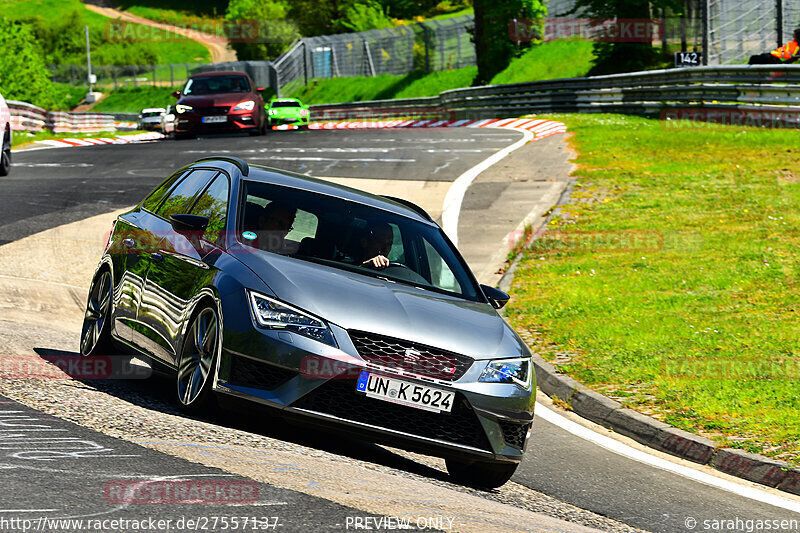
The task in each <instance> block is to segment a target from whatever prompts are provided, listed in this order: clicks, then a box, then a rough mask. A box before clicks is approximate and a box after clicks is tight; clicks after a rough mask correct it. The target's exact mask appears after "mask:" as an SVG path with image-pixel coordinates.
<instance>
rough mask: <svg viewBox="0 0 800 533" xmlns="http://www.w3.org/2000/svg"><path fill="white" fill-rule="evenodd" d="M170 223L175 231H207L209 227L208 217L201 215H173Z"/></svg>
mask: <svg viewBox="0 0 800 533" xmlns="http://www.w3.org/2000/svg"><path fill="white" fill-rule="evenodd" d="M169 222H170V224H172V228H173V229H174V230H175V231H180V232H187V231H205V229H206V228H207V227H208V217H203V216H200V215H171V216H170V217H169Z"/></svg>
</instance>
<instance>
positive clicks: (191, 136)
mask: <svg viewBox="0 0 800 533" xmlns="http://www.w3.org/2000/svg"><path fill="white" fill-rule="evenodd" d="M174 137H175V140H176V141H183V140H186V139H194V138H195V137H196V135H195V134H193V133H178V132H175V133H174Z"/></svg>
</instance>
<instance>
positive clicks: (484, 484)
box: [445, 459, 519, 489]
mask: <svg viewBox="0 0 800 533" xmlns="http://www.w3.org/2000/svg"><path fill="white" fill-rule="evenodd" d="M445 464H446V465H447V472H448V473H449V474H450V477H451V478H453V481H455V482H456V483H458V484H461V485H468V486H470V487H477V488H481V489H496V488H498V487H502V486H503V485H505V483H506V482H507V481H508V480H509V479H511V476H513V475H514V472H516V470H517V466H519V463H498V462H493V461H464V460H461V459H445Z"/></svg>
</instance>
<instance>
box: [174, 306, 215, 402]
mask: <svg viewBox="0 0 800 533" xmlns="http://www.w3.org/2000/svg"><path fill="white" fill-rule="evenodd" d="M219 337H220V335H219V318H218V316H217V311H216V309H215V308H214V307H212V306H211V305H208V304H207V305H204V306H203V307H202V308H201V309H200V311H198V312H197V313H196V314H195V315H194V319H193V320H192V322H191V324H190V326H189V329H188V331H187V333H186V339H185V340H184V341H183V350H182V351H181V355H180V358H179V359H178V376H177V392H178V403H179V405H180V407H181V408H182V409H183V410H184V411H187V412H198V411H200V410H202V409H205V408H208V407H212V406H213V400H214V394H213V391H212V390H211V389H212V387H213V382H214V368H215V366H216V358H217V351H218V348H219Z"/></svg>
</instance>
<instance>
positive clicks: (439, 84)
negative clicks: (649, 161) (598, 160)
mask: <svg viewBox="0 0 800 533" xmlns="http://www.w3.org/2000/svg"><path fill="white" fill-rule="evenodd" d="M566 58H570V59H569V61H567V60H566ZM593 61H594V54H593V53H592V43H591V42H589V41H584V40H573V39H570V40H559V41H552V42H549V43H545V44H543V45H541V46H538V47H536V48H534V49H532V50H530V51H528V52H527V53H526V54H524V55H523V56H521V57H519V58H517V59H515V60H514V61H513V62H512V63H511V65H509V66H508V68H507V69H505V70H504V71H503V72H501V73H500V74H498V75H497V76H495V77H494V79H493V80H492V83H493V84H504V83H519V82H525V81H537V80H549V79H554V78H570V77H575V76H585V75H586V73H587V72H588V71H589V69H590V68H591V67H592V62H593ZM477 73H478V70H477V68H476V67H467V68H462V69H453V70H443V71H440V72H432V73H430V74H424V73H421V72H413V73H411V74H408V75H406V76H391V75H389V74H383V75H380V76H375V77H364V76H362V77H355V78H331V79H317V80H312V81H311V82H310V83H309V85H307V86H302V85H298V84H294V85H289V86H287V87H285V88H284V89H283V91H282V92H283V94H284V95H289V96H293V97H295V98H299V99H301V100H302V101H303V102H306V103H309V104H328V103H339V102H358V101H364V100H384V99H391V98H414V97H418V96H436V95H438V94H439V93H440V92H442V91H446V90H449V89H457V88H460V87H469V86H470V85H472V81H473V80H474V79H475V76H476V75H477Z"/></svg>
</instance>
